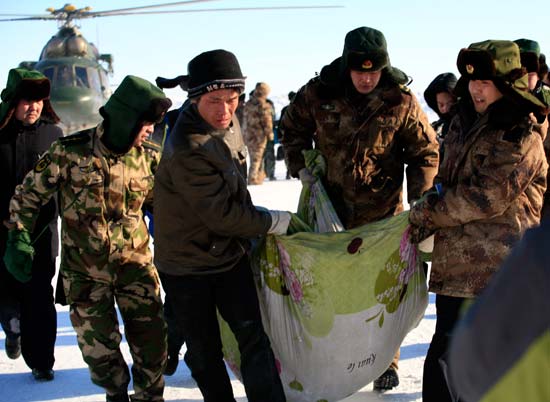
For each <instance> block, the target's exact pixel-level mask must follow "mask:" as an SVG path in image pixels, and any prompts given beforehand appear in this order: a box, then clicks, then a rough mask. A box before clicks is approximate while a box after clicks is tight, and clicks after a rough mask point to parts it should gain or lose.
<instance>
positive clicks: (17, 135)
mask: <svg viewBox="0 0 550 402" xmlns="http://www.w3.org/2000/svg"><path fill="white" fill-rule="evenodd" d="M1 97H2V103H1V104H0V166H1V171H2V174H3V180H2V207H1V208H2V216H1V221H2V222H3V221H5V220H8V219H9V202H10V199H11V197H12V196H13V194H14V192H15V187H16V185H18V184H21V183H22V182H23V178H24V177H25V175H26V174H27V172H28V171H29V170H31V169H32V168H33V167H34V165H35V164H36V162H38V160H39V158H40V155H41V154H43V153H44V152H45V151H46V150H47V149H48V148H49V147H50V145H51V143H52V142H54V141H55V140H57V139H58V138H59V137H62V136H63V132H62V131H61V129H60V128H59V127H58V126H56V125H55V124H56V123H58V122H59V117H57V115H56V114H55V111H54V110H53V109H52V106H51V103H50V101H49V97H50V81H49V80H48V79H47V78H46V77H45V76H44V75H42V74H41V73H39V72H38V71H29V70H25V69H20V68H15V69H11V70H10V71H9V73H8V82H7V83H6V88H5V89H4V90H3V91H2V95H1ZM28 240H29V242H32V244H33V247H34V251H35V258H34V260H33V261H32V264H31V265H29V267H28V268H29V270H30V274H24V275H23V276H16V277H14V276H13V275H11V274H10V273H9V272H8V270H7V269H6V265H5V264H4V262H3V261H0V323H1V324H2V328H3V330H4V332H5V333H6V354H7V355H8V357H9V358H10V359H17V358H18V357H19V356H20V355H21V353H22V354H23V359H25V363H26V364H27V366H28V367H29V368H30V369H31V370H32V375H33V376H34V378H35V379H36V380H38V381H49V380H53V378H54V372H53V365H54V362H55V357H54V347H55V339H56V332H57V313H56V311H55V305H54V296H53V288H52V284H51V283H52V278H53V277H54V275H55V258H56V256H57V241H58V235H57V212H56V205H55V201H54V200H53V199H52V200H50V201H49V202H48V203H47V204H46V205H45V206H44V207H43V208H42V210H41V212H40V214H39V216H38V218H37V220H36V224H35V227H34V233H33V235H32V236H30V237H29V239H28ZM11 245H12V242H11V238H10V237H9V233H8V230H7V228H6V227H5V226H4V225H0V253H1V255H4V253H5V252H6V248H7V247H10V246H11ZM16 275H18V274H17V273H16ZM16 279H17V280H16Z"/></svg>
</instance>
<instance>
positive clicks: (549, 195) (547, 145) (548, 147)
mask: <svg viewBox="0 0 550 402" xmlns="http://www.w3.org/2000/svg"><path fill="white" fill-rule="evenodd" d="M539 131H540V132H541V134H542V136H543V138H544V141H543V145H544V153H545V154H546V162H548V163H549V164H550V136H549V135H548V117H546V120H544V122H543V123H542V124H540V125H539ZM548 173H550V167H549V168H548ZM549 180H550V179H549V178H548V175H547V176H546V193H545V194H544V204H543V206H542V218H543V219H550V189H549V187H550V186H548V181H549Z"/></svg>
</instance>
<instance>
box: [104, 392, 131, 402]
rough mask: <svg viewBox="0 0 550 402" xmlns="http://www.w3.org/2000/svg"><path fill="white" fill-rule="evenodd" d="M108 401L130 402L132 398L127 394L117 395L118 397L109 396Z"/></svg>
mask: <svg viewBox="0 0 550 402" xmlns="http://www.w3.org/2000/svg"><path fill="white" fill-rule="evenodd" d="M106 400H107V402H130V398H128V394H127V393H123V394H116V395H109V394H107V399H106Z"/></svg>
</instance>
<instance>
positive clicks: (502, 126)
mask: <svg viewBox="0 0 550 402" xmlns="http://www.w3.org/2000/svg"><path fill="white" fill-rule="evenodd" d="M513 108H514V106H513V105H509V104H507V102H505V101H504V100H501V101H498V102H495V103H494V104H493V105H491V108H490V109H489V111H488V112H487V113H485V114H483V115H482V116H481V117H479V118H477V119H476V118H475V117H467V116H468V114H470V115H473V114H471V113H468V112H463V113H460V114H459V115H458V116H455V118H454V119H453V121H452V123H451V127H450V129H449V133H448V134H447V136H446V137H445V142H444V147H445V151H444V159H443V161H442V164H441V169H440V172H439V174H438V176H437V178H436V180H435V181H437V182H439V183H441V184H442V186H443V195H442V196H441V197H439V198H438V197H433V196H430V197H428V198H427V199H426V200H425V201H424V202H421V203H419V204H417V205H416V206H414V207H413V208H412V209H411V213H410V220H411V222H412V223H414V224H416V225H420V226H423V227H425V228H427V229H429V230H435V231H436V232H435V247H434V250H433V254H432V270H431V277H430V290H431V291H432V292H435V293H438V294H443V295H447V296H454V297H474V296H476V295H478V294H479V293H480V292H481V291H482V290H483V289H484V288H485V286H486V285H487V283H488V281H489V279H490V278H491V276H492V275H493V273H494V272H495V271H496V270H497V269H498V267H499V265H500V264H501V262H502V261H503V260H504V258H505V257H506V256H507V255H508V253H509V252H510V250H511V248H512V247H513V245H514V244H515V243H516V242H517V241H518V240H519V239H520V238H521V236H522V235H523V233H524V231H525V230H527V229H528V228H530V227H533V226H536V225H538V224H539V221H540V211H541V208H542V199H543V194H544V191H545V188H546V170H547V168H548V165H547V163H546V159H545V156H544V150H543V146H542V139H541V136H540V134H539V133H538V132H536V131H534V128H533V123H532V121H531V120H530V119H529V117H528V116H523V117H521V118H518V119H516V121H514V122H513V123H510V120H508V119H509V118H510V116H511V115H513V114H514V109H513ZM507 120H508V121H507ZM468 121H470V122H468Z"/></svg>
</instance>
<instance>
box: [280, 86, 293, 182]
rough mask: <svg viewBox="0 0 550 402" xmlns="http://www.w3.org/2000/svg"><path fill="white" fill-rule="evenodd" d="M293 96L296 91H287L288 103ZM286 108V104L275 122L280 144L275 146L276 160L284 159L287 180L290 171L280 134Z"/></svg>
mask: <svg viewBox="0 0 550 402" xmlns="http://www.w3.org/2000/svg"><path fill="white" fill-rule="evenodd" d="M295 96H296V92H294V91H290V92H289V93H288V102H289V104H290V103H292V101H293V100H294V97H295ZM287 108H288V105H286V106H284V107H283V108H282V109H281V116H280V117H279V123H278V124H277V136H278V140H279V144H280V145H279V148H277V160H284V161H285V166H286V176H285V178H286V180H289V179H290V171H289V170H288V161H287V160H286V158H285V147H284V146H283V144H282V143H281V134H280V130H281V121H282V120H283V116H284V115H285V112H286V109H287Z"/></svg>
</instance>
